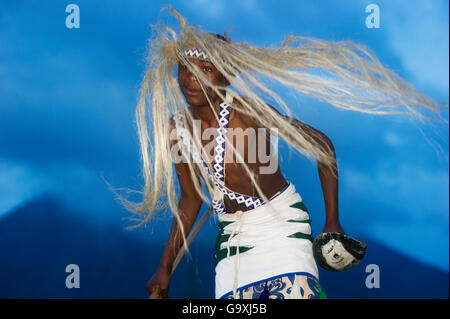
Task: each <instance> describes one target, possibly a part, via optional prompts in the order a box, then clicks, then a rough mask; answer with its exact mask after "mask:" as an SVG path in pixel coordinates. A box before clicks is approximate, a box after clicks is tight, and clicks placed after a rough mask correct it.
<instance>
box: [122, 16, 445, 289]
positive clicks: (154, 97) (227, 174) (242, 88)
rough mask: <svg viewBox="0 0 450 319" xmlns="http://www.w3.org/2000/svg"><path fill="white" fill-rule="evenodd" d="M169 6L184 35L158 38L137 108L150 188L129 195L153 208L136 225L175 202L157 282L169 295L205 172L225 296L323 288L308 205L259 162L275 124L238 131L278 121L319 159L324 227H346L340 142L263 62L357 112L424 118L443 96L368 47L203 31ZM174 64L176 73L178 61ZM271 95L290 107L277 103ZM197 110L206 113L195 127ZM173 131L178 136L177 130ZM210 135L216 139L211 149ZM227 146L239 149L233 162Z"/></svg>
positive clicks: (292, 141)
mask: <svg viewBox="0 0 450 319" xmlns="http://www.w3.org/2000/svg"><path fill="white" fill-rule="evenodd" d="M170 11H171V12H172V13H173V14H175V15H176V16H177V17H178V20H179V23H180V36H179V37H178V35H177V34H176V32H174V31H173V30H172V29H170V28H168V27H166V26H163V27H162V28H160V30H159V33H158V36H157V37H156V38H155V39H154V40H153V41H152V42H151V46H150V54H149V67H148V71H147V72H146V75H145V77H144V80H143V82H142V86H141V91H140V94H141V97H140V100H139V103H138V107H137V112H136V115H137V124H138V131H139V137H140V142H141V153H142V159H143V173H144V177H145V182H146V183H145V190H144V192H143V195H144V198H143V201H142V203H141V204H140V205H135V204H132V203H129V202H128V201H126V200H124V203H125V205H126V207H127V208H128V209H129V210H130V211H132V212H133V213H137V214H139V215H141V216H143V217H144V218H143V220H142V222H141V223H140V224H139V225H138V226H140V225H142V224H144V223H145V222H147V221H148V220H149V219H150V218H151V217H152V216H153V213H154V212H155V211H156V210H158V209H163V208H165V207H167V206H164V205H160V206H158V204H159V203H161V201H162V200H161V198H163V197H164V195H166V196H167V199H168V204H169V207H170V209H171V210H172V212H173V213H174V217H175V219H174V222H173V225H172V229H171V233H170V236H169V239H168V242H167V245H166V248H165V250H164V253H163V256H162V258H161V262H160V265H159V267H158V270H157V272H156V273H155V275H154V276H153V278H152V279H151V280H150V282H149V283H148V285H147V289H148V291H149V292H153V289H154V288H155V287H156V286H158V287H160V288H161V294H160V297H161V298H167V297H168V287H169V282H170V274H171V269H172V264H173V261H174V259H175V256H176V253H177V251H178V250H179V249H180V247H181V246H182V245H183V243H184V244H185V248H187V245H186V241H185V238H186V234H188V233H189V231H190V230H191V228H192V225H193V224H194V222H195V220H196V218H197V215H198V213H199V210H200V207H201V204H202V202H203V201H208V202H209V199H208V198H207V196H206V195H205V194H204V193H203V190H202V187H201V181H203V183H204V186H205V187H206V189H207V190H208V192H209V194H210V196H211V198H212V205H213V207H214V209H215V211H216V212H217V214H218V216H219V234H218V236H217V240H216V256H215V258H216V298H312V297H324V293H323V291H322V290H321V288H320V285H319V281H318V271H317V266H316V263H315V260H314V256H313V238H312V236H311V227H310V218H309V212H308V210H307V208H306V205H305V204H304V203H303V201H302V198H301V196H300V195H299V194H298V193H297V192H296V189H295V186H294V185H293V183H292V181H290V180H289V179H288V180H286V179H285V178H284V176H283V174H282V172H281V170H280V168H279V167H278V165H277V166H276V169H275V171H273V172H270V173H269V174H266V173H264V174H263V173H261V172H262V171H263V170H262V168H263V165H262V163H261V156H260V154H259V152H258V150H259V149H262V147H263V146H264V144H265V146H266V147H268V148H269V149H270V136H268V135H266V138H265V140H264V139H263V140H262V141H261V140H260V139H258V138H255V139H250V138H247V140H246V142H245V143H244V144H243V146H242V145H241V146H240V145H239V143H237V142H236V143H235V142H234V138H230V136H231V135H230V134H229V133H231V132H234V131H236V130H238V129H240V130H241V132H244V131H245V130H248V129H251V130H253V131H254V132H257V131H258V129H260V128H262V129H270V128H276V129H277V130H278V136H279V137H280V138H282V139H283V140H285V141H286V142H287V143H288V145H290V146H293V147H294V148H295V149H296V150H297V151H299V152H300V153H302V154H304V155H305V156H308V157H310V158H312V159H315V160H316V161H317V163H318V170H319V177H320V181H321V185H322V189H323V195H324V200H325V210H326V224H325V227H324V230H323V231H324V233H333V234H337V235H343V234H344V231H343V229H342V227H341V226H340V223H339V218H338V200H337V198H338V196H337V191H338V177H337V165H336V157H335V152H334V147H333V144H332V142H331V141H330V139H329V138H328V137H327V136H326V135H325V134H323V133H322V132H319V131H317V130H316V129H314V128H312V127H310V126H308V125H306V124H304V123H302V122H300V121H298V120H295V119H294V117H293V116H292V115H291V113H290V109H289V108H288V107H287V105H286V104H285V103H284V101H283V99H282V98H281V97H280V96H278V95H277V94H276V93H275V92H273V91H272V90H271V89H270V88H269V87H268V86H267V85H265V84H264V81H263V79H262V78H258V74H260V75H262V76H263V77H264V76H265V77H269V78H271V79H274V80H277V81H279V82H280V83H283V84H284V85H286V86H287V87H290V88H292V89H294V90H296V91H298V92H301V93H305V94H310V95H313V96H315V97H317V98H318V99H320V100H323V101H326V102H328V103H330V104H331V105H333V106H335V107H340V108H344V109H348V110H354V111H359V112H368V113H373V114H398V113H408V112H409V111H414V112H412V113H411V114H413V115H415V116H418V117H420V118H424V117H425V116H423V115H421V114H420V112H417V108H419V109H420V108H425V109H429V110H431V111H436V109H437V106H436V104H435V102H434V101H432V100H431V99H430V98H428V97H426V96H424V95H422V94H421V93H419V92H417V91H416V90H415V89H414V88H413V87H411V86H410V85H409V84H408V83H406V82H405V81H404V80H402V79H400V78H399V77H398V76H397V75H395V73H393V72H392V71H391V70H389V69H386V68H385V67H383V66H382V65H381V63H380V62H379V61H378V60H377V59H376V58H375V57H374V56H373V55H372V54H371V53H370V52H369V51H368V50H366V49H365V48H363V47H361V46H358V45H356V44H353V43H351V42H345V43H330V42H325V41H320V40H317V39H308V38H302V37H292V36H291V37H289V38H288V39H287V40H286V41H285V42H284V43H283V44H282V45H281V46H280V47H278V48H269V49H265V48H259V47H255V46H251V45H248V44H246V43H231V42H229V41H227V40H226V39H224V38H223V37H220V36H216V35H213V34H209V33H201V32H199V31H198V30H197V29H196V28H194V27H191V26H188V25H187V24H186V21H185V20H184V18H183V17H182V16H181V15H180V14H179V13H177V12H176V11H174V10H170ZM298 41H300V42H301V43H300V44H298V43H297V42H298ZM176 66H178V81H177V80H176V79H175V77H174V76H173V72H172V68H174V67H176ZM318 70H319V71H320V72H318ZM263 95H264V96H267V97H269V98H271V99H272V100H273V101H275V102H276V103H277V105H278V106H279V107H281V108H282V109H283V110H284V111H285V112H286V113H287V115H282V114H281V113H280V112H278V111H277V110H276V109H275V108H274V107H271V106H269V105H268V104H267V103H266V102H265V101H264V100H263V99H262V96H263ZM148 97H151V99H148ZM147 99H148V100H149V101H151V106H150V107H149V108H148V111H149V112H150V115H151V119H152V121H151V122H150V123H151V129H150V130H151V131H152V138H150V136H149V130H148V128H147V106H146V101H147ZM186 102H187V104H189V107H188V108H185V103H186ZM414 108H415V109H414ZM403 110H404V111H403ZM171 114H172V115H173V118H172V119H171V120H170V115H171ZM195 121H200V132H197V134H196V130H195V123H196V122H195ZM167 123H170V125H168V124H167ZM215 127H217V130H216V136H215V138H214V136H212V138H209V139H202V137H203V136H204V134H203V133H204V132H205V131H207V130H208V129H210V128H215ZM173 131H175V132H176V136H177V137H178V139H175V140H173V139H172V140H171V139H170V136H171V133H172V132H173ZM199 136H200V138H199ZM236 137H239V134H238V136H236ZM210 143H213V144H214V145H215V147H214V149H213V150H212V149H210V151H211V152H207V151H206V146H207V145H208V144H210ZM178 144H181V145H182V148H181V153H182V158H183V159H184V160H183V161H175V169H176V172H177V175H178V181H179V185H180V194H181V197H180V199H179V201H178V203H177V202H176V199H177V196H176V192H175V186H174V183H173V177H174V176H173V174H172V164H173V163H172V161H171V160H170V159H173V158H174V156H173V155H174V154H173V148H174V145H178ZM253 144H254V145H256V148H255V149H256V150H257V152H258V156H257V159H256V161H250V160H249V159H250V157H249V156H250V155H252V154H251V153H252V152H250V153H249V152H248V150H249V149H250V147H251V146H253ZM149 146H150V148H151V152H152V156H149ZM268 148H265V149H268ZM191 155H195V156H193V157H192V158H191V157H190V156H191ZM230 155H231V157H232V158H234V157H236V158H237V159H238V160H237V161H236V162H234V161H231V162H229V161H228V162H227V161H226V158H227V156H230ZM194 157H195V159H196V160H195V161H194V160H192V159H193V158H194ZM151 161H153V163H151ZM324 247H325V246H324ZM327 247H328V246H327ZM318 248H320V247H318ZM344 248H345V247H344ZM333 249H334V248H333ZM331 251H332V250H331ZM333 256H334V257H336V260H333V259H331V260H330V259H329V258H328V257H327V258H325V259H326V260H327V261H328V263H331V264H334V263H340V262H342V261H343V260H347V259H346V258H344V257H342V256H340V255H339V254H334V253H333V254H332V257H333ZM349 260H350V259H349ZM346 262H347V261H346ZM348 262H349V263H351V261H348ZM349 265H350V264H348V263H347V264H346V265H344V266H345V267H347V266H349Z"/></svg>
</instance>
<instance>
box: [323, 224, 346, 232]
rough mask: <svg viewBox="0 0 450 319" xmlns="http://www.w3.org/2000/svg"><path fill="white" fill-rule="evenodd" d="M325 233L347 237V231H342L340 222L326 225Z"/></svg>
mask: <svg viewBox="0 0 450 319" xmlns="http://www.w3.org/2000/svg"><path fill="white" fill-rule="evenodd" d="M323 232H324V233H339V234H343V235H345V231H344V230H343V229H342V227H341V224H339V222H336V223H326V224H325V227H324V228H323Z"/></svg>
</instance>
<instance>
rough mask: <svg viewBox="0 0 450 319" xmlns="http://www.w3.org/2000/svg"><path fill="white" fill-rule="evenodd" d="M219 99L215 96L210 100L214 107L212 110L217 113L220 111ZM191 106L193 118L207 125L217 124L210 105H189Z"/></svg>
mask: <svg viewBox="0 0 450 319" xmlns="http://www.w3.org/2000/svg"><path fill="white" fill-rule="evenodd" d="M221 102H222V101H221V99H220V98H219V97H218V96H217V97H216V98H215V99H212V100H211V103H212V107H213V108H214V111H215V112H216V114H217V115H219V112H220V106H219V105H220V103H221ZM191 108H192V115H193V116H194V119H196V120H201V121H202V122H204V123H206V124H207V125H208V126H217V120H216V117H215V116H214V113H213V110H212V109H211V106H210V105H209V104H205V105H201V106H198V105H197V106H196V105H191Z"/></svg>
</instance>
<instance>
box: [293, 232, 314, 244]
mask: <svg viewBox="0 0 450 319" xmlns="http://www.w3.org/2000/svg"><path fill="white" fill-rule="evenodd" d="M287 237H289V238H300V239H307V240H309V241H311V242H313V241H314V238H313V236H311V235H308V234H305V233H301V232H298V233H294V234H292V235H289V236H287Z"/></svg>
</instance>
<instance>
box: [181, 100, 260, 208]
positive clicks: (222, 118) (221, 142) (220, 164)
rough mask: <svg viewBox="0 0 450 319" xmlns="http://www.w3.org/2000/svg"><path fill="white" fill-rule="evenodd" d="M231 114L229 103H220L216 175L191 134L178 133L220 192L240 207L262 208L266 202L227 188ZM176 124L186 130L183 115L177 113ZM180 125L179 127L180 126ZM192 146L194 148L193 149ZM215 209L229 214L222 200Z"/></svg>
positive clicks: (216, 141) (182, 131)
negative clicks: (225, 157)
mask: <svg viewBox="0 0 450 319" xmlns="http://www.w3.org/2000/svg"><path fill="white" fill-rule="evenodd" d="M230 113H231V106H230V104H228V103H225V102H222V103H220V112H219V122H220V123H221V124H222V126H223V127H220V124H218V128H217V132H216V138H215V147H214V166H213V167H214V174H211V173H210V171H209V167H208V165H207V164H206V163H205V161H204V160H203V157H202V155H201V153H200V152H198V150H197V148H196V146H195V144H194V143H192V144H191V143H190V142H189V140H190V136H189V134H188V133H187V132H186V131H185V130H184V129H183V130H181V132H178V130H177V132H178V135H179V137H180V138H181V141H182V147H184V148H185V150H186V151H187V154H191V153H192V157H193V159H194V161H196V162H197V163H198V161H197V160H199V159H201V161H202V163H203V168H204V169H206V172H207V174H208V176H209V178H210V179H211V180H212V181H213V182H214V184H215V185H216V187H218V188H219V190H220V191H221V192H222V193H223V194H224V195H226V196H228V198H229V199H231V200H233V201H235V202H237V203H238V204H240V205H244V206H245V207H247V208H250V209H254V208H256V207H258V206H261V205H263V204H265V202H264V201H263V200H262V199H260V198H257V197H252V196H249V195H244V194H240V193H237V192H234V191H232V190H231V189H229V188H227V187H226V186H225V166H224V163H225V161H224V155H225V137H224V136H225V135H226V133H227V132H228V125H229V117H230ZM174 119H175V123H176V125H177V126H181V127H183V128H184V125H183V120H182V118H181V114H180V113H177V114H176V115H175V116H174ZM177 123H178V124H180V125H178V124H177ZM191 145H192V148H191ZM212 204H213V208H214V210H215V211H216V212H217V213H218V214H226V213H229V212H228V211H227V209H226V208H225V206H224V203H223V201H222V200H220V199H219V200H213V201H212Z"/></svg>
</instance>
